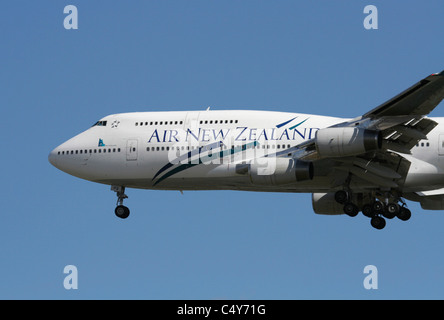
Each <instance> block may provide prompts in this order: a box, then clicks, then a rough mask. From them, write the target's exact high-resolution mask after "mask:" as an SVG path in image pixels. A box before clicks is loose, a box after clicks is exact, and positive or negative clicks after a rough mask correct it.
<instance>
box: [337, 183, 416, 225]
mask: <svg viewBox="0 0 444 320" xmlns="http://www.w3.org/2000/svg"><path fill="white" fill-rule="evenodd" d="M359 196H361V197H359ZM355 198H356V199H355ZM359 198H360V200H361V202H362V203H363V205H362V206H360V207H358V205H357V204H355V203H354V202H353V200H355V201H357V200H358V199H359ZM381 198H382V199H383V201H379V200H378V199H376V198H375V197H374V196H372V195H368V196H367V197H365V196H364V195H362V194H360V195H358V197H352V196H351V195H350V193H348V192H346V191H344V190H339V191H337V192H336V193H335V200H336V202H338V203H340V204H343V205H344V209H343V210H344V213H345V214H347V215H349V216H350V217H355V216H356V215H357V214H358V213H359V211H362V214H363V215H364V216H366V217H368V218H370V224H371V225H372V227H373V228H376V229H378V230H381V229H383V228H384V227H385V225H386V220H385V219H393V218H394V217H397V218H398V219H400V220H402V221H407V220H409V219H410V217H411V216H412V213H411V211H410V210H409V209H407V208H406V203H405V202H404V201H403V200H402V199H401V198H399V197H393V196H391V195H390V194H386V195H385V196H384V197H381ZM384 218H385V219H384Z"/></svg>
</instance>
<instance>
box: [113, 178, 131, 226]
mask: <svg viewBox="0 0 444 320" xmlns="http://www.w3.org/2000/svg"><path fill="white" fill-rule="evenodd" d="M111 190H112V191H114V192H116V193H117V203H116V205H117V207H116V209H115V210H114V213H115V214H116V216H117V217H119V218H121V219H126V218H128V216H129V214H130V210H129V209H128V207H125V206H124V205H123V200H124V199H127V198H128V196H127V195H126V194H125V187H123V186H111Z"/></svg>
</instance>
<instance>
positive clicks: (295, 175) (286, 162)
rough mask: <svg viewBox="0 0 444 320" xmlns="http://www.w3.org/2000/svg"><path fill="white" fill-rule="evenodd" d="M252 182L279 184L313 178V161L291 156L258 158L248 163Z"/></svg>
mask: <svg viewBox="0 0 444 320" xmlns="http://www.w3.org/2000/svg"><path fill="white" fill-rule="evenodd" d="M248 175H249V177H250V180H251V182H252V183H253V184H257V185H281V184H288V183H293V182H298V181H305V180H311V179H313V163H311V162H306V161H302V160H295V159H291V158H268V157H264V158H259V159H255V160H254V161H253V162H251V163H250V164H249V165H248Z"/></svg>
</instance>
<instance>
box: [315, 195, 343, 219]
mask: <svg viewBox="0 0 444 320" xmlns="http://www.w3.org/2000/svg"><path fill="white" fill-rule="evenodd" d="M311 201H312V204H313V211H314V212H315V213H317V214H326V215H338V214H344V205H343V204H340V203H338V202H336V200H335V193H334V192H329V193H313V194H312V196H311Z"/></svg>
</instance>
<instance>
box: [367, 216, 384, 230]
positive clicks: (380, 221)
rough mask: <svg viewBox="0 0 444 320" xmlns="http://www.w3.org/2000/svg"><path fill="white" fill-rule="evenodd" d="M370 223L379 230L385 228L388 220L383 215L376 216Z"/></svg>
mask: <svg viewBox="0 0 444 320" xmlns="http://www.w3.org/2000/svg"><path fill="white" fill-rule="evenodd" d="M370 224H371V225H372V227H373V228H375V229H378V230H382V229H384V227H385V224H386V222H385V219H384V218H383V217H379V216H374V217H373V218H372V219H371V221H370Z"/></svg>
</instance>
